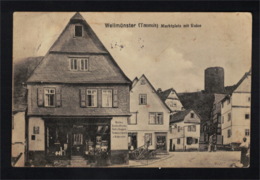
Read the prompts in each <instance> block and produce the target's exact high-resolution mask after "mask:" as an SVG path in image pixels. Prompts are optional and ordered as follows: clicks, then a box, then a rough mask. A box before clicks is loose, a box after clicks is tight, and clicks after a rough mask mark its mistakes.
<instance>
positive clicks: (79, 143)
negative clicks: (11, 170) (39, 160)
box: [45, 119, 110, 162]
mask: <svg viewBox="0 0 260 180" xmlns="http://www.w3.org/2000/svg"><path fill="white" fill-rule="evenodd" d="M45 124H46V136H45V138H46V155H47V156H48V157H53V158H59V159H61V158H63V159H64V158H65V159H71V156H82V157H84V158H85V159H86V160H89V161H88V162H93V161H95V162H96V161H97V159H98V158H100V157H101V156H102V157H103V159H106V158H108V157H109V155H110V119H96V120H95V119H84V120H82V119H76V120H75V119H73V120H71V119H70V120H57V119H52V120H49V119H48V120H46V121H45ZM105 156H106V157H105Z"/></svg>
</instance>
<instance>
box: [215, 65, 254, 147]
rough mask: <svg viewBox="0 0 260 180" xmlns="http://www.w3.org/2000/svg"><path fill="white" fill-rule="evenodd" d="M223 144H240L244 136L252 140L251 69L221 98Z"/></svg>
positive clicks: (233, 145)
mask: <svg viewBox="0 0 260 180" xmlns="http://www.w3.org/2000/svg"><path fill="white" fill-rule="evenodd" d="M220 103H221V118H222V120H221V121H222V124H221V133H222V136H223V145H225V146H226V145H228V146H231V147H232V148H234V147H236V146H238V145H239V144H240V143H241V142H242V140H243V138H244V137H246V138H247V141H249V142H250V124H251V121H250V119H251V115H250V111H251V69H250V70H249V72H247V73H245V75H244V76H243V77H242V78H241V79H240V80H239V81H238V83H237V84H235V85H234V86H233V89H232V91H230V92H229V94H227V95H226V96H225V97H224V98H223V99H222V100H221V102H220Z"/></svg>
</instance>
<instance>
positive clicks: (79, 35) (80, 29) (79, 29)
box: [75, 25, 83, 37]
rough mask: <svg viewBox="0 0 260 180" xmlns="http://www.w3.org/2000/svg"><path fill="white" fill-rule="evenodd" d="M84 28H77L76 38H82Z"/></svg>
mask: <svg viewBox="0 0 260 180" xmlns="http://www.w3.org/2000/svg"><path fill="white" fill-rule="evenodd" d="M82 34H83V33H82V26H77V25H76V26H75V37H82Z"/></svg>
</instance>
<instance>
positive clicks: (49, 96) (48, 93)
mask: <svg viewBox="0 0 260 180" xmlns="http://www.w3.org/2000/svg"><path fill="white" fill-rule="evenodd" d="M44 106H45V107H54V106H55V88H44Z"/></svg>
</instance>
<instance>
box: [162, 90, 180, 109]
mask: <svg viewBox="0 0 260 180" xmlns="http://www.w3.org/2000/svg"><path fill="white" fill-rule="evenodd" d="M157 92H158V94H159V95H160V97H161V99H162V101H164V102H165V103H166V104H167V106H168V107H169V108H170V109H171V111H172V112H173V113H176V112H178V111H183V110H184V108H183V105H182V103H181V101H180V99H179V97H178V94H177V92H176V91H175V90H174V89H173V88H170V89H167V90H165V91H161V89H158V90H157Z"/></svg>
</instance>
